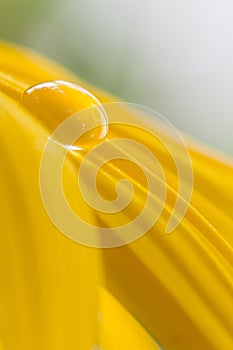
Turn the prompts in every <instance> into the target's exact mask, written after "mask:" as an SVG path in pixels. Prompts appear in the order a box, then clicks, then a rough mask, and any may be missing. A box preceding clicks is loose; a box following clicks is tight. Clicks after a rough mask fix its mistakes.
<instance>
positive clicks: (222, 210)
mask: <svg viewBox="0 0 233 350" xmlns="http://www.w3.org/2000/svg"><path fill="white" fill-rule="evenodd" d="M50 80H68V81H72V82H75V83H77V84H79V85H82V86H84V87H85V88H87V89H89V90H90V91H91V92H92V93H93V94H94V95H95V96H96V97H97V98H98V99H99V100H100V101H101V102H110V101H114V99H113V98H112V97H110V96H108V95H107V94H106V93H103V92H101V91H98V90H95V89H93V88H92V87H89V86H87V85H86V84H84V83H83V82H82V81H79V80H78V79H77V78H76V77H75V76H74V75H72V74H71V73H69V72H68V71H66V70H64V69H63V68H61V67H59V66H57V65H55V64H54V63H51V62H50V61H47V60H45V59H43V58H41V57H39V56H37V55H35V54H34V53H31V52H30V51H27V50H25V49H21V48H18V47H14V46H10V45H6V44H2V45H0V123H1V125H0V143H1V155H2V158H1V181H0V195H1V199H2V203H3V205H2V210H1V215H2V222H3V226H2V234H1V245H0V246H1V255H0V256H1V257H0V263H1V264H0V265H1V274H0V276H1V278H0V280H1V284H2V287H1V304H0V307H1V313H0V314H1V317H0V325H1V335H0V339H1V341H2V347H3V349H4V350H15V349H24V350H27V349H28V350H29V349H30V350H31V349H42V348H43V349H48V350H52V349H56V350H57V349H82V350H83V349H84V350H86V349H89V350H90V349H91V347H92V348H93V349H94V346H99V347H100V348H101V347H103V349H104V350H107V349H115V348H116V347H117V348H120V349H126V348H127V349H130V348H132V344H133V343H132V342H133V341H134V340H133V339H134V336H135V339H137V342H138V344H140V345H138V349H142V348H143V349H156V348H157V345H156V342H154V344H153V341H152V339H151V338H150V336H149V334H150V335H151V336H152V337H153V338H154V339H155V340H158V342H159V343H160V344H161V345H162V347H164V349H171V350H173V349H174V350H176V349H177V350H178V349H179V350H182V349H184V350H186V349H200V350H201V349H203V350H207V349H216V350H218V349H226V350H228V349H231V348H232V347H233V339H232V334H233V317H232V312H231V310H232V307H233V293H232V292H233V288H232V287H233V278H232V276H233V274H232V263H233V259H232V256H233V255H232V246H233V239H232V232H233V219H232V209H233V205H232V190H233V184H232V178H233V167H232V160H230V159H226V158H223V157H221V156H217V157H216V156H215V155H214V154H212V152H211V151H208V150H206V149H204V148H203V147H201V148H200V147H199V146H197V145H196V144H195V142H193V141H191V140H190V141H188V140H187V142H188V144H189V151H190V154H191V158H192V162H193V170H194V190H193V196H192V200H191V203H190V205H189V208H188V211H187V213H186V215H185V217H184V219H183V220H182V222H181V223H180V225H179V226H178V227H177V228H176V230H175V231H174V233H172V234H171V235H166V234H165V228H166V224H167V220H168V217H169V215H170V214H171V212H172V206H173V205H174V201H175V197H176V195H177V191H178V188H177V179H176V176H175V168H174V164H173V163H172V160H171V159H170V158H169V157H168V155H167V154H166V153H164V149H163V148H161V145H160V143H159V142H154V140H153V139H150V137H148V138H144V136H143V133H140V132H138V133H135V132H134V131H133V130H131V129H130V128H129V130H127V133H128V135H129V136H130V137H131V138H132V139H134V140H137V141H139V142H140V143H142V144H144V145H145V146H146V147H147V148H150V149H151V151H152V152H153V153H154V154H156V156H157V157H158V159H159V160H160V162H161V164H162V165H163V167H164V170H165V173H166V178H167V184H168V187H167V192H168V196H167V200H166V205H165V208H164V211H163V212H162V215H161V217H160V218H159V220H158V222H157V223H156V224H155V225H154V226H153V227H152V228H151V230H150V231H149V232H148V233H147V234H146V235H145V236H143V237H142V238H140V239H139V240H138V241H136V242H134V243H131V244H129V245H127V246H122V247H119V248H115V249H93V248H88V247H84V246H81V245H79V244H77V243H75V242H73V241H71V240H69V239H68V238H66V237H65V236H64V235H62V234H61V233H60V232H59V231H58V230H57V229H56V228H55V226H54V225H53V224H52V223H51V221H50V219H49V217H48V216H47V214H46V212H45V209H44V207H43V204H42V201H41V197H40V190H39V179H38V177H39V167H40V158H41V154H42V150H43V147H44V145H45V143H46V140H47V137H48V136H49V135H50V134H51V132H52V131H53V129H54V127H55V124H56V122H58V121H59V123H60V122H61V121H62V120H64V119H65V118H66V117H67V115H66V116H65V115H59V118H58V120H56V119H55V120H54V121H53V123H48V121H47V120H46V119H43V113H42V116H40V117H38V113H35V112H34V111H33V106H31V107H29V106H25V105H24V104H23V102H22V94H23V92H24V91H25V89H27V88H29V87H30V86H32V85H34V84H38V83H41V82H44V81H50ZM69 98H70V100H69V102H70V104H71V105H74V106H75V108H76V105H77V108H78V107H80V109H81V108H82V107H86V106H85V101H84V103H83V102H82V103H81V102H80V105H79V104H78V103H77V101H76V100H75V96H70V97H69ZM26 107H29V109H27V108H26ZM56 117H57V116H55V118H56ZM110 117H111V116H110ZM124 118H126V119H127V121H129V122H134V123H136V124H137V122H138V119H137V116H136V115H133V114H129V113H128V112H127V111H125V114H124ZM110 119H111V118H110ZM110 121H111V120H110ZM54 123H55V124H54ZM145 125H147V124H146V122H145ZM150 127H151V130H153V129H156V128H157V124H156V123H154V125H151V126H150ZM125 132H126V131H125V130H122V129H119V128H118V129H117V128H114V127H113V128H110V130H109V134H108V138H109V139H110V140H111V139H113V138H114V137H115V136H118V137H124V136H125V135H124V133H125ZM168 142H170V143H171V144H172V142H173V141H172V140H168ZM175 150H176V153H177V155H178V156H179V151H178V149H176V148H175ZM82 157H83V153H82V152H80V153H78V154H77V153H76V154H71V156H70V157H68V159H67V161H66V162H65V166H64V177H63V182H64V188H65V191H66V192H67V197H68V199H69V200H70V203H71V204H72V205H73V207H72V208H74V210H76V211H78V212H81V213H82V216H83V218H84V219H86V220H87V221H89V222H92V223H93V224H96V225H97V226H98V223H99V222H101V223H103V224H104V225H105V226H109V227H112V226H113V225H112V224H113V218H112V217H111V215H104V214H97V213H93V211H92V210H91V209H90V208H89V207H88V206H87V205H85V203H84V202H83V200H82V199H81V196H80V193H79V192H78V191H77V189H75V188H74V184H75V181H76V171H75V169H74V167H73V164H75V166H80V163H81V160H82ZM145 162H146V159H145ZM132 169H133V171H134V172H133V174H134V175H133V176H132V175H131V174H132ZM106 177H108V179H109V181H108V183H106V181H105V179H106ZM125 177H126V178H127V179H129V180H131V181H132V182H133V183H134V185H135V189H136V198H135V200H136V203H137V205H134V206H133V205H131V206H129V208H128V211H127V212H126V213H124V214H121V215H119V216H118V220H119V222H122V223H124V222H126V221H127V220H129V219H130V218H134V217H135V215H137V213H138V211H139V210H141V207H142V206H143V203H144V202H145V179H144V177H143V175H142V173H141V172H140V171H139V172H137V171H136V169H135V168H132V166H131V165H128V164H127V165H126V164H125V163H124V162H121V163H119V162H117V161H115V162H114V161H113V162H110V163H108V164H107V165H106V166H105V167H103V168H102V169H101V170H100V173H99V176H98V179H97V181H98V184H99V187H100V188H101V191H102V195H103V196H104V197H106V198H107V199H111V198H110V197H111V193H112V192H113V191H112V190H113V188H114V187H115V184H116V183H117V182H118V181H119V180H120V179H121V178H125ZM110 190H111V191H110ZM127 195H128V193H127V191H126V193H125V196H126V197H127ZM148 215H149V214H148ZM100 314H102V317H103V322H102V324H101V322H100V320H99V315H100ZM133 317H134V318H135V319H134V318H133ZM111 320H112V322H115V323H116V324H117V325H118V327H119V330H120V331H119V333H117V332H116V330H115V329H114V328H113V327H112V325H111V324H110V321H111ZM139 324H140V326H139ZM123 325H125V326H124V327H123ZM126 327H127V328H126ZM134 347H135V348H136V343H135V346H134Z"/></svg>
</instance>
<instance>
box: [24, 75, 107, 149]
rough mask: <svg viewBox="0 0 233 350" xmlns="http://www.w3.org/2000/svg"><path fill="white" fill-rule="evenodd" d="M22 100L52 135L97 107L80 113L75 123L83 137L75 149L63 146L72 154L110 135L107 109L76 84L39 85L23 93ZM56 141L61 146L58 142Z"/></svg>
mask: <svg viewBox="0 0 233 350" xmlns="http://www.w3.org/2000/svg"><path fill="white" fill-rule="evenodd" d="M22 100H23V104H24V106H25V107H26V108H28V109H29V110H30V111H31V112H32V113H33V114H34V115H35V116H36V117H37V118H40V120H41V121H42V123H43V125H45V126H46V127H47V128H48V129H49V131H50V132H51V131H53V130H54V129H56V128H57V127H58V125H60V124H61V123H62V122H63V121H64V120H65V119H67V118H68V117H70V116H72V115H74V114H76V113H78V112H79V111H81V110H83V109H86V108H90V107H93V106H97V108H90V110H89V111H88V112H87V113H85V114H82V113H81V114H80V117H78V118H77V119H76V120H77V123H76V126H77V131H78V132H77V134H78V133H79V132H81V133H82V134H83V136H82V137H81V138H80V139H79V140H77V142H76V143H75V144H74V145H63V146H65V147H67V148H68V149H69V150H76V149H85V148H88V146H89V145H90V144H96V143H98V142H99V141H101V140H102V139H103V138H104V137H105V136H106V134H107V131H108V118H107V115H106V112H105V110H104V107H103V106H102V104H101V103H100V102H99V101H98V99H97V98H96V97H95V96H94V95H92V94H91V93H90V92H89V91H87V90H85V89H84V88H82V87H81V86H79V85H76V84H74V83H70V82H66V81H62V80H55V81H48V82H43V83H40V84H36V85H33V86H31V87H29V88H28V89H27V90H26V91H25V92H24V93H23V95H22ZM83 116H85V117H83ZM90 129H91V130H90ZM87 130H88V131H87ZM86 131H87V132H86ZM55 141H56V142H57V143H59V140H55Z"/></svg>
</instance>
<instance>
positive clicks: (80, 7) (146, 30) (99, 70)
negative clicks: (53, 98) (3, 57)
mask: <svg viewBox="0 0 233 350" xmlns="http://www.w3.org/2000/svg"><path fill="white" fill-rule="evenodd" d="M232 18H233V2H232V1H230V0H176V1H174V0H144V1H140V0H134V1H133V0H118V1H115V0H98V1H94V0H76V1H75V0H66V1H61V0H57V1H55V0H47V1H46V0H40V1H29V0H0V37H1V38H2V39H6V40H11V41H14V42H17V43H19V44H22V45H26V46H28V47H31V48H33V49H36V50H38V51H40V52H42V53H44V54H46V55H48V56H50V57H52V58H54V59H55V60H57V61H58V62H60V63H62V64H64V65H65V66H67V67H68V68H70V69H72V70H73V71H75V72H76V73H77V74H78V75H80V76H81V77H82V78H84V79H86V80H87V81H88V82H90V83H93V84H95V85H97V86H100V87H101V88H104V89H106V90H108V91H110V92H112V93H114V94H116V95H118V96H119V97H121V98H123V99H124V100H126V101H130V102H135V103H139V104H143V105H146V106H148V107H152V108H153V109H155V110H157V111H158V112H160V113H161V114H162V115H163V116H165V117H166V118H167V119H169V120H170V121H171V122H172V123H173V124H174V125H175V126H176V127H177V128H179V129H180V130H182V131H185V132H186V133H188V134H189V135H191V136H193V137H195V138H196V139H198V140H200V141H203V142H205V143H207V144H209V145H211V146H213V147H215V148H218V149H219V150H222V151H224V152H225V153H228V154H231V155H233V141H232V132H233V98H232V93H233V21H232Z"/></svg>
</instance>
